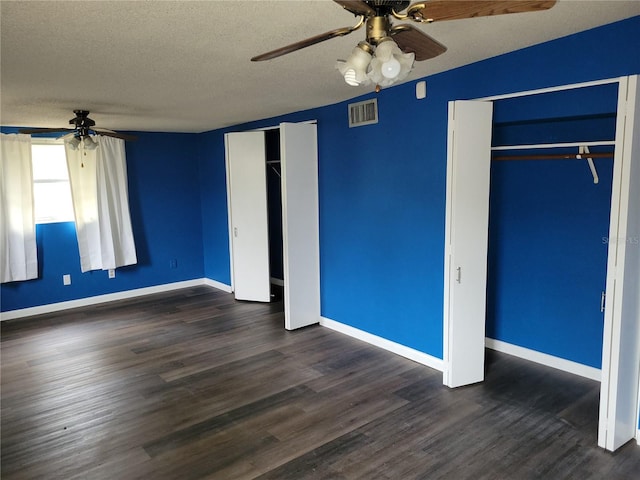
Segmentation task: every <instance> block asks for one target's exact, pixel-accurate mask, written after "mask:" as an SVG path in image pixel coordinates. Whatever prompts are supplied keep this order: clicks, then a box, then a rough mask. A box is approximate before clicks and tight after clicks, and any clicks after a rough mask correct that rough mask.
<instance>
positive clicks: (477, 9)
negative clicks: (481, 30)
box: [407, 0, 556, 23]
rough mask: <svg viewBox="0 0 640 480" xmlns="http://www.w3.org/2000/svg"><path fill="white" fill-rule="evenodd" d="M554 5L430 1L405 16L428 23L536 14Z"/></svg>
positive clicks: (518, 0) (550, 1)
mask: <svg viewBox="0 0 640 480" xmlns="http://www.w3.org/2000/svg"><path fill="white" fill-rule="evenodd" d="M555 4H556V1H555V0H494V1H485V0H482V1H476V0H430V1H428V2H420V3H415V4H413V5H410V6H409V7H408V8H407V15H408V16H409V18H411V19H412V20H415V21H418V22H427V23H430V22H437V21H442V20H460V19H463V18H472V17H486V16H489V15H504V14H506V13H522V12H536V11H541V10H548V9H549V8H551V7H553V6H554V5H555Z"/></svg>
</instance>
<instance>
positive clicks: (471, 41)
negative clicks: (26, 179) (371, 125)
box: [0, 0, 640, 132]
mask: <svg viewBox="0 0 640 480" xmlns="http://www.w3.org/2000/svg"><path fill="white" fill-rule="evenodd" d="M0 9H1V10H0V14H1V25H0V35H1V38H0V41H1V44H0V47H1V52H0V53H1V57H0V60H1V71H0V75H1V77H0V82H1V83H0V87H1V91H0V93H1V103H0V108H1V110H0V123H1V124H2V125H5V126H30V127H65V126H67V121H68V120H69V119H70V118H72V117H73V114H72V110H73V109H77V108H82V109H87V110H90V111H91V117H92V118H93V119H94V120H96V123H97V126H100V127H103V128H111V129H115V130H139V131H165V132H202V131H206V130H212V129H215V128H220V127H224V126H228V125H234V124H238V123H242V122H245V121H249V120H256V119H260V118H267V117H271V116H275V115H279V114H283V113H288V112H293V111H298V110H303V109H307V108H312V107H317V106H321V105H328V104H332V103H336V102H339V101H342V100H346V99H348V98H352V97H355V96H357V95H360V94H362V93H365V92H366V91H367V90H366V89H365V88H367V87H364V88H363V87H349V86H348V85H346V84H345V83H344V81H343V79H342V77H341V76H340V75H339V73H338V72H337V71H336V70H335V62H336V60H337V59H338V58H343V59H344V58H346V57H347V56H348V55H349V53H350V51H351V49H352V48H353V47H354V46H355V45H356V44H357V43H358V42H359V41H360V40H362V39H364V34H363V31H362V30H358V31H356V32H354V33H352V34H351V35H348V36H345V37H342V38H335V39H332V40H329V41H327V42H324V43H321V44H318V45H315V46H312V47H309V48H307V49H304V50H301V51H298V52H295V53H292V54H290V55H286V56H283V57H280V58H277V59H274V60H270V61H267V62H257V63H256V62H251V61H249V59H250V58H251V57H252V56H254V55H257V54H259V53H263V52H265V51H268V50H272V49H274V48H277V47H281V46H284V45H287V44H290V43H293V42H296V41H298V40H301V39H304V38H307V37H309V36H312V35H316V34H318V33H322V32H326V31H328V30H332V29H334V28H338V27H344V26H350V25H353V24H354V23H355V21H354V20H355V18H354V16H353V15H352V14H350V13H349V12H347V11H345V10H343V9H342V8H341V7H340V6H339V5H337V4H336V3H334V2H333V1H330V0H321V1H311V0H289V1H265V0H256V1H252V2H249V1H238V0H227V1H158V0H151V1H132V2H128V1H90V2H89V1H6V0H3V1H2V2H1V3H0ZM639 14H640V1H637V0H632V1H624V0H605V1H596V0H560V1H559V2H558V3H557V5H556V6H555V7H553V8H552V9H551V10H548V11H544V12H539V13H524V14H513V15H501V16H495V17H483V18H474V19H466V20H457V21H451V22H441V23H434V24H431V25H418V24H414V25H417V26H418V28H421V29H422V30H423V31H424V32H425V33H428V34H429V35H431V36H432V37H434V38H435V39H437V40H438V41H439V42H441V43H444V44H445V45H446V46H447V47H448V51H447V52H446V53H445V54H443V55H441V56H440V57H437V58H435V59H432V60H428V61H424V62H417V63H416V67H415V68H414V70H413V72H412V73H411V74H410V75H409V77H408V78H407V79H406V80H405V81H407V82H410V81H414V80H415V79H417V78H420V77H424V76H427V75H430V74H433V73H437V72H440V71H444V70H448V69H451V68H455V67H457V66H461V65H465V64H468V63H472V62H475V61H478V60H481V59H484V58H488V57H493V56H495V55H499V54H501V53H505V52H509V51H512V50H517V49H519V48H523V47H525V46H529V45H533V44H536V43H540V42H544V41H547V40H551V39H554V38H558V37H563V36H566V35H569V34H571V33H575V32H578V31H581V30H586V29H589V28H592V27H595V26H598V25H604V24H607V23H611V22H614V21H617V20H621V19H623V18H628V17H631V16H635V15H639ZM396 23H397V22H396ZM368 88H371V87H368Z"/></svg>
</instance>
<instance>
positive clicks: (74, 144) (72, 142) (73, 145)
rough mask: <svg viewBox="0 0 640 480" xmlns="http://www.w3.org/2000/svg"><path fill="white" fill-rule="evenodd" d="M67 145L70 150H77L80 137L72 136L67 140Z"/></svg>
mask: <svg viewBox="0 0 640 480" xmlns="http://www.w3.org/2000/svg"><path fill="white" fill-rule="evenodd" d="M67 145H69V146H70V147H71V149H72V150H77V149H78V147H79V146H80V139H79V138H78V137H76V136H74V137H73V138H71V139H69V140H67Z"/></svg>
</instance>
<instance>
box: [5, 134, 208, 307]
mask: <svg viewBox="0 0 640 480" xmlns="http://www.w3.org/2000/svg"><path fill="white" fill-rule="evenodd" d="M12 130H15V129H3V131H4V132H9V131H12ZM136 135H137V136H138V140H137V141H135V142H127V145H126V153H127V170H128V180H129V206H130V210H131V221H132V226H133V233H134V237H135V242H136V249H137V255H138V264H137V265H133V266H128V267H123V268H119V269H117V271H116V277H115V278H113V279H109V278H108V275H107V272H104V271H92V272H86V273H81V272H80V258H79V254H78V244H77V239H76V234H75V225H74V224H73V223H50V224H41V225H38V226H37V228H36V239H37V245H38V260H39V270H40V274H39V278H38V279H35V280H30V281H26V282H13V283H7V284H2V286H1V290H0V294H1V299H2V311H9V310H15V309H20V308H27V307H33V306H37V305H45V304H48V303H55V302H62V301H67V300H75V299H80V298H85V297H91V296H95V295H102V294H107V293H114V292H120V291H124V290H131V289H135V288H143V287H150V286H154V285H162V284H165V283H171V282H178V281H182V280H191V279H195V278H202V277H203V276H204V271H203V264H204V262H203V249H202V238H203V235H202V220H201V218H202V217H201V212H200V204H201V202H200V192H199V189H198V188H194V185H197V184H198V176H199V174H198V155H199V151H200V150H199V148H198V144H197V143H194V142H193V139H194V138H195V136H194V135H185V134H166V133H137V134H136ZM174 260H175V262H173V261H174ZM172 262H173V263H172ZM172 265H175V268H173V267H172ZM64 274H71V279H72V283H71V285H69V286H63V284H62V276H63V275H64Z"/></svg>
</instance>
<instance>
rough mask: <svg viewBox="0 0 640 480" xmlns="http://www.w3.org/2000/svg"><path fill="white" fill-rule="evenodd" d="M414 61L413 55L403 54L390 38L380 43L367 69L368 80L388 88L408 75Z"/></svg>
mask: <svg viewBox="0 0 640 480" xmlns="http://www.w3.org/2000/svg"><path fill="white" fill-rule="evenodd" d="M414 60H415V54H414V53H403V52H402V50H400V47H398V45H397V44H396V42H394V41H393V40H392V39H391V38H389V37H387V38H385V39H383V40H382V41H380V43H379V44H378V47H377V48H376V51H375V55H374V56H373V59H372V60H371V64H370V68H369V74H368V76H369V79H370V80H371V82H373V83H375V84H376V85H380V86H381V87H388V86H390V85H392V84H394V83H395V82H398V81H400V80H403V79H405V78H406V77H407V75H409V72H411V69H412V68H413V62H414Z"/></svg>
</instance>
